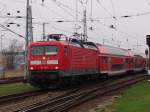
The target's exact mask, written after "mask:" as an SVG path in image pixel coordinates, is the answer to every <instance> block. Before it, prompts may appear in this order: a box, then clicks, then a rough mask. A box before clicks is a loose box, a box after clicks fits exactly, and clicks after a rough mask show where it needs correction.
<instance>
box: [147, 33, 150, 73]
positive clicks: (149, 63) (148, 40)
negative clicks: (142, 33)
mask: <svg viewBox="0 0 150 112" xmlns="http://www.w3.org/2000/svg"><path fill="white" fill-rule="evenodd" d="M146 44H147V45H148V48H149V51H150V35H146ZM147 54H148V53H147ZM148 65H149V68H148V74H149V75H150V52H149V61H148Z"/></svg>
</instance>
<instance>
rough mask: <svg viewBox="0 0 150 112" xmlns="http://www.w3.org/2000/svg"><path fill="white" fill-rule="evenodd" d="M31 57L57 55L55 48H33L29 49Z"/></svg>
mask: <svg viewBox="0 0 150 112" xmlns="http://www.w3.org/2000/svg"><path fill="white" fill-rule="evenodd" d="M31 54H32V55H33V56H43V55H57V47H56V46H34V47H32V48H31Z"/></svg>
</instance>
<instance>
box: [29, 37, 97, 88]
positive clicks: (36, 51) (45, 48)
mask: <svg viewBox="0 0 150 112" xmlns="http://www.w3.org/2000/svg"><path fill="white" fill-rule="evenodd" d="M49 38H50V39H53V38H55V40H51V41H44V42H33V43H31V44H30V46H29V50H28V51H29V52H28V54H29V56H28V67H29V81H30V83H31V84H32V85H34V86H40V87H42V88H43V87H53V88H54V87H57V86H58V85H60V84H61V82H62V81H63V80H64V79H69V80H70V79H73V78H75V77H78V76H87V75H90V74H97V73H98V52H97V49H96V47H93V46H90V45H88V44H81V42H79V41H78V40H77V39H69V40H68V41H61V40H60V38H61V35H58V34H57V35H56V34H52V35H49ZM62 79H63V80H62Z"/></svg>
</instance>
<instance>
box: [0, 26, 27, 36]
mask: <svg viewBox="0 0 150 112" xmlns="http://www.w3.org/2000/svg"><path fill="white" fill-rule="evenodd" d="M0 27H1V28H3V29H5V30H7V31H9V32H11V33H13V34H15V35H17V36H19V37H21V38H25V37H24V36H22V35H21V34H18V33H16V32H15V31H13V30H11V29H9V28H7V27H5V26H4V25H2V24H0Z"/></svg>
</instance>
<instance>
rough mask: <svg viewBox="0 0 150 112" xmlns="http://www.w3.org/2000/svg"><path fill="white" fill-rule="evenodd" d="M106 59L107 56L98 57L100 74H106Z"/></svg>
mask: <svg viewBox="0 0 150 112" xmlns="http://www.w3.org/2000/svg"><path fill="white" fill-rule="evenodd" d="M108 65H109V64H108V57H107V56H100V71H101V73H107V72H108Z"/></svg>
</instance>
